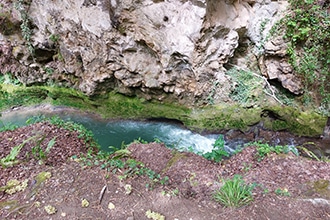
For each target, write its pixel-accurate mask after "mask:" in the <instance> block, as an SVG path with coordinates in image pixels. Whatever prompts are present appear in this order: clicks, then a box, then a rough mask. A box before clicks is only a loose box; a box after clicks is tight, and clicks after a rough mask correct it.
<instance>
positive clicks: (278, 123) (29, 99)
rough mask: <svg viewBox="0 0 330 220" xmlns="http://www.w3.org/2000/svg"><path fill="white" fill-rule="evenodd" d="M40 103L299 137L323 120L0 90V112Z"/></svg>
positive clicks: (286, 112) (285, 111) (39, 89)
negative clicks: (254, 128) (257, 128)
mask: <svg viewBox="0 0 330 220" xmlns="http://www.w3.org/2000/svg"><path fill="white" fill-rule="evenodd" d="M42 103H49V104H51V105H55V106H67V107H74V108H78V109H80V110H83V111H89V112H93V113H97V114H100V115H102V116H103V117H104V118H112V119H145V118H168V119H177V120H180V121H182V122H183V124H184V125H185V126H187V127H188V128H190V129H193V130H196V131H204V130H208V131H221V130H228V129H239V130H242V131H244V132H245V131H248V130H249V129H250V128H251V126H254V125H257V124H258V123H260V122H263V127H264V128H266V129H270V130H275V131H279V130H287V131H290V132H292V133H294V134H297V135H301V136H318V135H321V134H322V133H323V129H324V127H325V124H326V120H327V118H326V117H323V116H322V115H320V114H317V113H316V112H312V111H309V112H302V111H299V110H296V109H294V108H292V107H282V106H271V107H269V106H268V107H264V108H244V107H241V106H239V105H230V104H228V105H227V104H226V105H216V106H208V107H201V108H195V109H191V108H188V107H185V106H182V105H178V104H175V103H160V102H155V101H145V100H143V99H140V98H137V97H127V96H124V95H121V94H118V93H115V92H110V93H108V94H104V95H100V96H94V97H88V96H86V95H84V94H83V93H81V92H79V91H77V90H74V89H70V88H57V87H45V86H31V87H25V86H13V85H5V84H3V85H2V87H1V92H0V109H1V110H4V109H9V108H12V107H13V106H21V105H23V106H28V105H35V104H42Z"/></svg>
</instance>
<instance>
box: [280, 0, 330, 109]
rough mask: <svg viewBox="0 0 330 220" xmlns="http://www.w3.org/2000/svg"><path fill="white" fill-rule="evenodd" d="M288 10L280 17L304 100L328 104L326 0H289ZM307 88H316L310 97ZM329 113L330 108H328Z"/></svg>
mask: <svg viewBox="0 0 330 220" xmlns="http://www.w3.org/2000/svg"><path fill="white" fill-rule="evenodd" d="M289 2H290V5H291V11H290V13H289V14H287V16H286V17H284V18H283V19H282V20H281V24H283V25H284V26H283V27H284V28H285V36H284V37H285V39H287V40H288V41H289V47H288V50H287V51H288V55H289V61H290V63H291V65H292V66H293V68H294V70H295V72H297V73H299V74H301V76H302V79H303V83H304V86H305V92H304V99H303V101H304V103H305V104H309V103H311V101H312V99H313V98H314V99H316V100H321V103H320V104H321V108H324V109H329V107H330V84H329V81H330V72H329V69H330V32H329V26H330V15H329V13H328V11H327V10H328V7H329V3H327V1H318V0H304V1H301V0H289ZM309 91H317V93H318V94H317V96H316V97H312V96H311V95H310V93H309ZM328 113H329V112H328Z"/></svg>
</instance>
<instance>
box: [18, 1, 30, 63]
mask: <svg viewBox="0 0 330 220" xmlns="http://www.w3.org/2000/svg"><path fill="white" fill-rule="evenodd" d="M24 4H25V1H24V0H17V1H16V2H15V4H14V7H15V9H16V10H17V11H19V13H20V15H21V19H22V24H21V31H22V36H23V38H24V40H25V42H26V44H27V47H28V50H29V52H30V54H31V55H32V57H33V56H34V47H33V45H32V40H31V37H32V29H31V21H30V18H29V16H28V13H27V11H28V10H27V9H26V8H25V6H24Z"/></svg>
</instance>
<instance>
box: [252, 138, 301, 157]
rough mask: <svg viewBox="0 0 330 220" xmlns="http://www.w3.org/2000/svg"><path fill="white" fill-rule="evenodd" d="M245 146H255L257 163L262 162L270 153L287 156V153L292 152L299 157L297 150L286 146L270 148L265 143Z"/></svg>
mask: <svg viewBox="0 0 330 220" xmlns="http://www.w3.org/2000/svg"><path fill="white" fill-rule="evenodd" d="M246 146H255V147H256V149H257V157H258V161H261V160H263V159H264V158H265V157H266V156H268V155H269V154H270V153H276V154H282V153H283V154H288V153H289V152H292V153H294V154H295V155H297V156H298V155H299V153H298V150H297V148H295V147H291V146H287V145H285V146H281V145H276V146H270V145H269V144H267V143H261V142H253V143H248V144H246Z"/></svg>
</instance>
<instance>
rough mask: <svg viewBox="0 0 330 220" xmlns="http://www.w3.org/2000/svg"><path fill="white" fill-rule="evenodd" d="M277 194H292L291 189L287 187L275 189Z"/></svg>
mask: <svg viewBox="0 0 330 220" xmlns="http://www.w3.org/2000/svg"><path fill="white" fill-rule="evenodd" d="M275 194H276V195H279V196H291V194H290V192H289V190H288V189H287V188H283V189H282V188H277V189H276V190H275Z"/></svg>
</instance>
